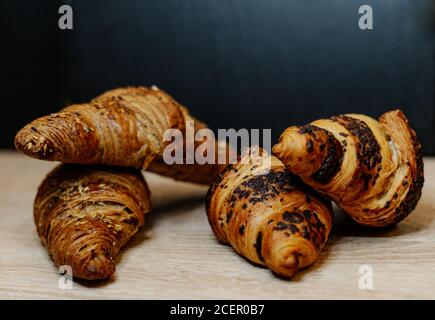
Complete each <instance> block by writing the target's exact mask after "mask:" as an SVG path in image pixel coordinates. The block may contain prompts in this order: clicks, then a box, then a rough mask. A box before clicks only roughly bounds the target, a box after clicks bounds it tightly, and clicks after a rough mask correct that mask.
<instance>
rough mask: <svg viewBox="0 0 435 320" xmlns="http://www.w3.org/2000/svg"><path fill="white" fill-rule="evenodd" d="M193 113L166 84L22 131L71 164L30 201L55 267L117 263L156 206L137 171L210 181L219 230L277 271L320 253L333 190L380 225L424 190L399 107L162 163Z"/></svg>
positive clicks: (31, 152) (32, 147) (417, 150)
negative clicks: (266, 142) (171, 132)
mask: <svg viewBox="0 0 435 320" xmlns="http://www.w3.org/2000/svg"><path fill="white" fill-rule="evenodd" d="M192 121H193V126H192V130H193V131H198V130H200V129H202V128H206V125H205V124H203V123H202V122H200V121H199V120H197V119H194V118H193V117H192V116H191V115H190V114H189V112H188V110H187V109H186V108H185V107H183V106H182V105H180V104H179V103H177V102H176V101H175V100H174V99H173V98H172V97H170V96H169V95H168V94H166V93H165V92H163V91H162V90H159V89H157V88H155V87H153V88H145V87H137V88H120V89H115V90H111V91H108V92H106V93H104V94H102V95H101V96H99V97H97V98H96V99H94V100H92V101H90V102H89V103H85V104H77V105H72V106H69V107H67V108H64V109H63V110H61V111H60V112H58V113H54V114H51V115H48V116H45V117H42V118H39V119H37V120H35V121H33V122H32V123H30V124H28V125H27V126H25V127H24V128H23V129H21V130H20V131H19V132H18V134H17V136H16V139H15V146H16V148H17V149H18V150H20V151H22V152H23V153H25V154H26V155H28V156H31V157H34V158H37V159H43V160H55V161H60V162H63V163H64V164H62V165H60V166H58V167H57V168H55V169H54V170H53V172H51V173H50V174H49V175H48V176H47V178H46V179H45V180H44V182H43V183H42V184H41V186H40V188H39V190H38V193H37V196H36V199H35V205H34V218H35V223H36V227H37V231H38V234H39V235H40V237H41V239H42V241H43V243H44V244H45V246H46V247H47V249H48V252H49V254H50V256H51V257H52V258H53V260H54V262H55V264H56V265H57V266H60V265H69V266H71V267H72V268H73V273H74V276H76V277H79V278H84V279H105V278H108V277H110V276H111V275H112V274H113V273H114V270H115V258H116V255H117V254H118V252H119V250H120V249H121V248H122V247H123V246H124V245H125V244H126V243H127V242H128V240H129V239H131V237H132V236H133V235H134V234H135V233H136V232H137V231H138V229H139V228H140V227H141V226H142V225H143V224H144V218H145V216H146V215H147V214H148V213H149V212H150V207H151V204H150V192H149V190H148V187H147V185H146V182H145V180H144V178H143V176H142V174H141V173H140V169H142V170H149V171H153V172H155V173H159V174H163V175H166V176H170V177H173V178H175V179H177V180H182V181H190V182H195V183H202V184H211V186H210V188H209V191H208V195H207V199H206V211H207V216H208V219H209V222H210V225H211V227H212V230H213V232H214V234H215V236H216V238H217V239H218V240H219V241H220V242H221V243H224V244H228V245H231V246H232V247H233V248H234V250H235V251H236V252H237V253H238V254H240V255H241V256H244V257H245V258H247V259H248V260H250V261H251V262H253V263H255V264H259V265H264V266H266V267H268V268H269V269H271V270H272V271H273V272H274V273H275V274H277V275H279V276H282V277H292V276H293V275H294V274H295V273H296V272H297V271H298V270H299V269H301V268H304V267H307V266H309V265H311V264H312V263H314V261H315V260H316V259H317V258H318V257H319V254H320V252H321V250H322V248H323V247H324V246H325V244H326V242H327V240H328V237H329V235H330V232H331V228H332V221H333V212H332V207H331V202H330V200H332V201H334V202H335V203H336V204H337V205H338V206H340V207H341V208H342V209H343V210H344V211H345V212H347V213H348V214H349V215H350V216H351V217H352V218H353V219H355V221H357V222H358V223H360V224H362V225H366V226H372V227H384V226H389V225H392V224H395V223H397V222H399V221H401V220H402V219H404V218H405V217H406V216H407V215H408V214H409V213H410V212H411V211H412V210H414V208H415V206H416V204H417V202H418V200H419V198H420V195H421V189H422V187H423V181H424V178H423V160H422V152H421V146H420V144H419V143H418V141H417V138H416V134H415V132H414V131H413V130H412V128H411V127H410V125H409V123H408V120H407V119H406V117H405V116H404V115H403V113H402V112H401V111H399V110H395V111H391V112H387V113H385V114H384V115H382V116H381V117H380V119H379V121H378V120H375V119H372V118H370V117H367V116H364V115H357V114H348V115H341V116H335V117H332V118H330V119H322V120H317V121H314V122H312V123H310V124H308V125H305V126H292V127H289V128H288V129H286V130H285V132H284V133H283V134H282V135H281V138H280V140H279V142H278V143H277V144H276V145H275V146H274V147H273V150H272V152H273V155H271V154H268V153H267V152H266V151H264V150H262V149H260V148H251V149H248V150H247V151H246V152H245V153H244V154H243V155H242V156H241V157H240V158H239V159H238V161H236V163H233V164H229V165H228V166H227V165H226V164H223V165H222V164H217V163H218V161H216V160H217V156H218V152H217V151H218V149H217V148H218V145H219V144H217V143H215V141H213V148H212V150H215V155H214V159H215V161H214V162H213V163H207V164H203V165H199V164H167V163H166V162H165V161H164V152H165V148H166V147H167V146H168V143H169V141H168V140H167V139H165V132H167V130H168V129H179V130H180V131H181V132H185V131H186V128H187V127H188V126H189V125H190V124H191V123H192ZM206 141H207V143H209V142H210V141H209V140H206ZM202 143H206V142H195V144H194V151H195V150H197V148H199V147H200V146H202ZM186 144H187V141H186V139H182V142H181V143H179V145H177V146H176V147H177V148H182V150H183V156H184V157H188V156H191V155H189V154H188V152H187V151H186ZM224 148H225V149H226V152H227V154H228V153H231V152H230V151H231V150H230V149H229V147H228V146H224ZM207 149H209V148H207ZM184 160H185V159H184ZM229 160H230V158H228V157H227V161H229ZM183 163H186V161H183ZM224 168H225V169H224ZM223 169H224V170H223Z"/></svg>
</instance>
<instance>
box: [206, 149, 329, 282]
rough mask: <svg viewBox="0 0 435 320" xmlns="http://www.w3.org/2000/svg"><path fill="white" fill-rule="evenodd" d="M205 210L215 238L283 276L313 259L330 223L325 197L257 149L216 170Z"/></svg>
mask: <svg viewBox="0 0 435 320" xmlns="http://www.w3.org/2000/svg"><path fill="white" fill-rule="evenodd" d="M268 169H270V171H267V170H268ZM207 215H208V219H209V222H210V225H211V227H212V229H213V232H214V234H215V235H216V238H217V239H218V240H219V241H220V242H222V243H224V244H230V245H231V246H232V247H233V248H234V249H235V251H236V252H238V253H239V254H240V255H242V256H244V257H245V258H247V259H249V260H250V261H252V262H254V263H257V264H261V265H265V266H267V267H268V268H269V269H271V270H272V271H273V272H274V273H275V274H278V275H280V276H283V277H291V276H293V275H294V274H295V272H296V271H297V270H298V269H300V268H304V267H307V266H309V265H311V264H312V263H313V262H314V261H315V260H316V259H317V257H318V256H319V252H320V250H321V249H322V247H323V246H324V244H325V243H326V241H327V239H328V236H329V233H330V231H331V225H332V208H331V204H330V203H329V201H327V200H324V199H322V198H321V197H319V196H318V195H317V194H316V193H314V191H312V190H309V189H308V188H307V187H306V186H304V185H303V184H302V183H301V182H300V180H299V178H297V177H296V176H294V175H292V174H291V173H290V172H289V171H288V170H287V169H286V168H285V166H284V165H283V164H282V163H281V161H279V160H278V159H277V158H276V157H274V156H270V155H268V154H267V153H266V152H265V151H263V150H262V149H259V152H258V153H257V155H255V149H251V150H250V151H249V152H247V153H245V155H243V156H242V158H241V159H240V161H239V162H238V163H237V164H234V165H229V166H228V167H227V168H226V169H225V170H224V171H223V172H222V173H221V174H220V175H219V177H218V179H217V180H216V181H215V182H214V183H213V184H212V185H211V187H210V189H209V192H208V195H207Z"/></svg>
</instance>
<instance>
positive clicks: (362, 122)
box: [273, 110, 424, 227]
mask: <svg viewBox="0 0 435 320" xmlns="http://www.w3.org/2000/svg"><path fill="white" fill-rule="evenodd" d="M273 153H274V154H275V155H276V156H277V157H278V158H279V159H280V160H281V161H282V162H283V163H284V164H285V165H286V167H287V168H288V169H289V170H290V171H291V172H293V173H294V174H297V175H298V176H300V177H301V179H302V180H303V181H304V182H305V183H306V184H308V185H309V186H311V187H312V188H314V189H315V190H317V191H319V192H320V193H322V194H324V195H326V196H328V197H329V198H330V199H332V200H334V201H335V202H336V203H337V204H338V205H339V206H340V207H341V208H342V209H343V210H344V211H346V212H347V213H348V214H350V215H351V217H352V218H353V219H354V220H356V221H357V222H358V223H360V224H362V225H367V226H372V227H383V226H388V225H391V224H394V223H397V222H399V221H401V220H402V219H404V218H405V217H406V216H407V215H408V214H409V213H410V212H411V211H412V210H414V208H415V206H416V205H417V202H418V200H419V199H420V195H421V190H422V187H423V182H424V177H423V158H422V150H421V145H420V143H419V142H418V140H417V136H416V134H415V132H414V130H413V129H412V128H411V127H410V125H409V123H408V120H407V119H406V117H405V115H404V114H403V113H402V112H401V111H400V110H394V111H390V112H387V113H384V114H383V115H382V116H381V117H380V118H379V121H377V120H375V119H372V118H370V117H368V116H365V115H361V114H348V115H340V116H335V117H331V118H330V119H322V120H316V121H314V122H312V123H311V124H308V125H305V126H299V127H296V126H294V127H289V128H287V129H286V130H285V131H284V133H283V134H282V135H281V137H280V140H279V143H278V144H276V145H275V146H274V147H273Z"/></svg>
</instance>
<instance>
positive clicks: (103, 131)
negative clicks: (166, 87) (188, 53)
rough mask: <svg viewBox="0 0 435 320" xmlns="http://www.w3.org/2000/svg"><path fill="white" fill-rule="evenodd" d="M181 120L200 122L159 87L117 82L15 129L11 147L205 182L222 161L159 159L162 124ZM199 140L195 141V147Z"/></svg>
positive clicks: (177, 124)
mask: <svg viewBox="0 0 435 320" xmlns="http://www.w3.org/2000/svg"><path fill="white" fill-rule="evenodd" d="M187 121H194V127H195V128H194V129H195V130H199V129H201V128H205V127H206V125H205V124H203V123H202V122H200V121H199V120H197V119H194V118H193V117H191V116H190V115H189V112H188V110H187V109H186V108H185V107H183V106H181V105H180V104H179V103H178V102H176V101H175V100H174V99H173V98H172V97H171V96H169V95H168V94H166V93H165V92H164V91H163V90H160V89H158V88H156V87H152V88H146V87H127V88H118V89H114V90H110V91H107V92H105V93H104V94H102V95H100V96H99V97H97V98H95V99H94V100H92V101H91V102H89V103H84V104H75V105H71V106H69V107H66V108H64V109H62V110H61V111H60V112H58V113H53V114H51V115H48V116H44V117H41V118H39V119H36V120H35V121H33V122H31V123H29V124H28V125H26V126H25V127H24V128H23V129H21V130H20V131H19V132H18V133H17V135H16V137H15V147H16V148H17V149H18V150H19V151H21V152H23V153H25V154H26V155H28V156H31V157H34V158H38V159H43V160H56V161H61V162H63V163H77V164H105V165H119V166H131V167H135V168H140V169H148V170H150V171H155V172H157V173H159V174H163V175H167V176H171V177H173V178H175V179H181V180H185V181H191V182H198V183H204V184H208V183H210V182H211V181H213V179H214V178H216V176H217V174H218V173H219V171H220V170H221V169H223V167H224V165H215V164H204V165H198V164H190V165H189V164H187V165H183V164H179V165H172V166H168V165H166V164H165V162H164V161H163V158H162V157H163V151H164V148H165V147H166V146H167V145H168V144H169V141H165V139H164V134H165V132H166V130H168V129H178V130H180V131H181V132H182V133H183V134H184V133H185V129H186V122H187ZM208 142H209V143H212V142H210V141H208ZM213 142H214V141H213ZM200 144H201V143H200V142H195V148H197V147H198V146H199V145H200ZM183 147H184V145H180V148H183ZM215 150H216V149H215ZM184 156H185V157H186V152H185V153H184Z"/></svg>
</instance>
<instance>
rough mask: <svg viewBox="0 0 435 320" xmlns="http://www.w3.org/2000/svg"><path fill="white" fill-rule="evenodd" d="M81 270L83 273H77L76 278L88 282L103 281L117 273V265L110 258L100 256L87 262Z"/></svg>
mask: <svg viewBox="0 0 435 320" xmlns="http://www.w3.org/2000/svg"><path fill="white" fill-rule="evenodd" d="M80 269H81V270H82V272H77V274H75V275H74V276H76V277H78V278H81V279H87V280H103V279H108V278H110V277H111V276H112V275H113V274H114V273H115V263H114V262H113V260H112V259H111V258H110V257H108V256H106V255H104V254H99V255H97V256H96V257H94V258H93V259H90V260H88V261H87V262H85V263H84V264H83V265H82V266H81V267H80Z"/></svg>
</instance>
